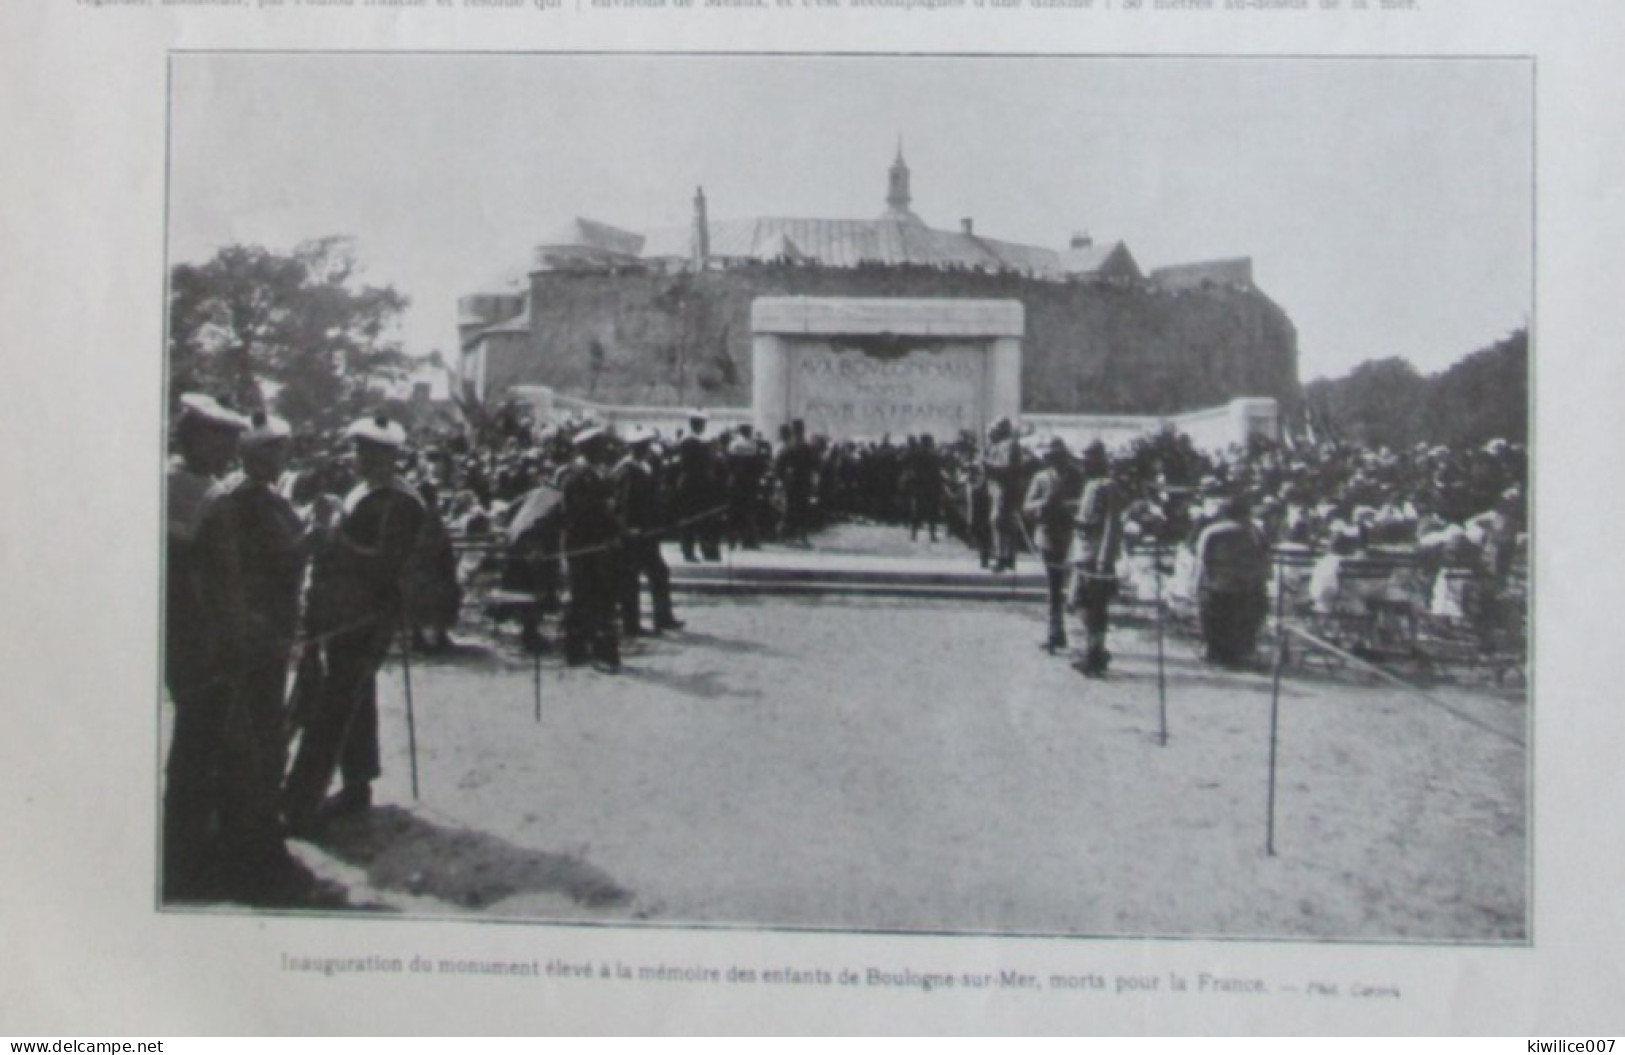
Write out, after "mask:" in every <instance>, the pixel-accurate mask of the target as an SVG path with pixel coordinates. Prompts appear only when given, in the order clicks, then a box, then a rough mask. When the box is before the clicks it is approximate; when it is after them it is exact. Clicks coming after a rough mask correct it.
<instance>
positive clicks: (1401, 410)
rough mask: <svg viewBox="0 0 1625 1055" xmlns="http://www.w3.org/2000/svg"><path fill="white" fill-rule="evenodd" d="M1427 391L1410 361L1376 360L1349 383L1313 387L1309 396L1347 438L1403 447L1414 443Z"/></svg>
mask: <svg viewBox="0 0 1625 1055" xmlns="http://www.w3.org/2000/svg"><path fill="white" fill-rule="evenodd" d="M1426 388H1427V382H1426V380H1425V379H1424V378H1423V377H1422V375H1421V374H1419V373H1417V371H1416V367H1414V366H1412V365H1411V364H1410V363H1409V362H1408V361H1406V360H1404V359H1399V358H1391V359H1371V360H1367V361H1366V362H1363V363H1361V364H1360V365H1359V366H1356V367H1355V368H1354V369H1353V370H1352V371H1350V372H1349V374H1348V376H1346V377H1340V378H1338V379H1337V380H1335V381H1313V382H1311V383H1310V384H1309V385H1308V386H1307V387H1306V388H1305V391H1304V396H1305V398H1306V400H1308V402H1309V403H1310V405H1311V406H1316V407H1320V408H1322V409H1323V411H1324V413H1325V415H1326V417H1327V418H1328V419H1329V421H1330V422H1331V423H1332V424H1333V425H1334V426H1335V428H1336V430H1337V431H1338V432H1339V433H1340V434H1341V435H1342V438H1344V439H1347V440H1351V441H1353V442H1356V443H1361V444H1366V445H1369V446H1377V445H1381V444H1386V445H1388V446H1390V447H1398V446H1405V445H1408V444H1410V443H1412V442H1414V439H1415V436H1416V434H1417V430H1418V426H1419V425H1420V424H1421V419H1422V416H1423V406H1424V394H1425V390H1426Z"/></svg>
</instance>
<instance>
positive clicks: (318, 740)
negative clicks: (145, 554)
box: [283, 414, 426, 832]
mask: <svg viewBox="0 0 1625 1055" xmlns="http://www.w3.org/2000/svg"><path fill="white" fill-rule="evenodd" d="M345 435H346V436H347V437H348V438H349V439H350V440H351V442H352V443H354V445H355V460H356V471H357V473H358V474H359V475H360V477H361V482H360V483H359V484H357V485H356V487H355V489H354V490H352V491H351V492H350V493H349V495H348V496H346V497H345V499H344V506H343V517H342V519H341V520H340V521H339V523H338V525H337V527H336V528H335V529H334V531H333V532H332V534H331V537H330V538H329V539H328V540H327V544H326V545H325V547H323V548H322V550H321V552H319V553H318V554H317V556H316V560H315V566H314V567H313V568H312V569H311V584H310V603H309V607H308V609H307V612H306V621H307V626H308V629H309V631H310V633H311V635H312V637H313V638H314V639H315V641H316V642H318V644H317V646H316V647H317V648H319V650H320V655H319V666H320V672H321V673H320V686H319V688H318V689H317V690H315V691H314V692H313V693H312V694H311V696H310V698H312V699H313V700H314V705H313V707H312V713H310V714H308V715H305V716H304V733H303V735H302V736H301V737H300V741H299V750H298V753H297V754H296V756H295V757H294V761H293V767H292V769H291V770H290V771H289V773H288V779H287V784H286V786H285V788H284V791H283V811H284V814H285V815H286V816H287V819H288V824H289V826H290V828H292V829H293V830H295V831H305V832H309V831H313V830H314V829H315V828H316V827H317V826H318V825H319V824H320V823H321V821H322V820H323V819H325V818H327V817H332V816H338V815H341V814H347V813H358V812H362V811H365V810H367V809H369V808H371V806H372V782H373V781H374V780H376V779H377V778H378V775H379V773H380V772H381V768H380V763H379V757H378V756H379V752H378V697H377V683H376V679H377V674H378V668H379V667H381V666H382V665H383V662H384V658H385V656H386V655H387V654H388V652H389V644H390V641H391V640H393V639H394V637H395V635H396V633H397V631H399V630H400V629H401V626H402V622H403V620H404V613H403V606H402V594H403V589H402V579H403V577H404V575H405V573H406V566H407V561H408V560H409V559H410V558H411V556H412V554H413V552H414V551H415V550H416V549H417V546H418V537H419V535H420V534H421V533H422V531H423V525H424V522H425V518H426V513H425V511H424V508H423V502H422V500H421V499H420V498H419V497H418V493H417V491H416V490H414V489H413V488H412V487H411V485H409V484H408V483H407V482H406V481H405V480H403V479H401V477H400V476H399V475H398V474H397V473H396V471H395V463H396V459H397V458H398V457H399V455H400V451H401V448H402V447H403V446H405V443H406V432H405V430H403V429H402V428H401V427H400V425H398V424H396V423H394V422H392V421H390V420H389V419H388V418H386V417H384V416H383V415H382V414H380V415H378V416H377V417H375V418H364V419H362V420H360V421H357V422H356V423H355V424H353V425H351V426H350V428H349V429H348V431H347V432H346V433H345ZM335 770H338V771H339V772H340V774H341V776H342V781H343V786H342V787H341V789H340V790H339V792H338V793H337V794H336V795H334V796H333V797H332V798H331V799H327V800H325V801H324V799H323V796H324V795H325V794H326V793H327V786H328V784H329V783H331V782H332V779H333V773H334V771H335Z"/></svg>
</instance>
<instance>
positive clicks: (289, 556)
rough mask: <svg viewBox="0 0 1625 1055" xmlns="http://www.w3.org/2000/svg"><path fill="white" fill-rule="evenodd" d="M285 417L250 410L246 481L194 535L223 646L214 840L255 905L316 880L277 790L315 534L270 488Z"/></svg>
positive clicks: (236, 891)
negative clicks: (224, 696) (287, 831)
mask: <svg viewBox="0 0 1625 1055" xmlns="http://www.w3.org/2000/svg"><path fill="white" fill-rule="evenodd" d="M289 436H290V432H289V429H288V425H287V423H286V422H284V421H281V420H280V419H277V418H271V417H267V416H266V415H265V414H263V413H260V414H255V415H254V417H253V420H252V424H251V425H250V427H249V428H248V430H247V431H245V432H244V433H243V434H242V437H241V439H240V440H239V441H238V447H239V450H240V451H241V455H242V462H243V475H242V476H241V477H238V478H237V479H235V480H233V481H231V482H229V483H226V484H222V485H221V487H220V488H219V489H218V490H217V492H216V496H215V497H214V498H213V499H212V500H211V501H210V503H209V505H208V508H207V509H206V510H205V512H204V515H203V521H202V524H201V525H200V527H199V529H198V540H197V546H198V556H199V560H200V562H201V564H202V565H203V567H204V568H205V584H204V593H205V604H206V609H207V612H208V616H209V618H210V620H211V622H212V624H213V625H214V626H215V627H216V629H217V631H218V633H219V636H220V640H221V642H222V661H223V667H224V669H225V671H226V672H227V675H228V680H227V684H228V686H229V691H230V701H229V705H228V708H227V715H226V721H225V727H224V737H223V751H222V785H223V786H222V789H221V807H220V808H221V815H220V835H221V852H222V858H223V862H224V865H225V874H224V878H225V879H226V881H227V883H228V886H227V888H226V889H227V890H228V891H229V892H230V893H231V894H233V895H234V896H238V897H242V898H244V899H245V900H247V901H248V902H249V903H250V904H256V905H287V904H304V903H308V902H309V901H310V900H311V899H312V897H313V896H314V895H315V894H317V892H318V890H319V885H318V883H317V880H316V879H315V877H314V876H313V875H311V873H310V872H309V871H308V870H307V869H305V867H304V866H303V865H301V864H300V863H299V862H298V861H296V860H295V859H294V858H293V857H292V855H290V854H289V853H288V849H287V846H286V844H285V843H284V842H283V838H282V822H281V817H280V815H279V813H278V801H277V796H278V792H279V791H280V789H281V786H282V771H283V767H284V766H285V765H286V763H287V744H288V736H287V713H286V710H285V708H284V699H285V696H286V692H287V682H288V657H289V655H290V653H291V652H292V649H293V642H294V636H295V634H296V633H297V632H298V628H299V589H300V586H301V585H302V583H303V580H304V566H305V558H306V556H307V554H308V552H309V550H310V548H311V543H312V539H313V538H314V537H315V533H316V532H317V531H320V530H325V529H326V528H328V527H330V526H331V523H332V521H333V520H334V519H335V517H336V514H337V508H336V505H337V503H336V500H333V499H331V498H328V500H327V501H319V502H318V503H317V504H316V507H315V508H316V516H317V518H318V525H319V526H318V527H315V528H307V527H306V525H305V524H304V523H303V522H302V521H301V520H300V518H299V514H298V513H296V512H295V511H294V508H293V505H292V504H291V503H290V502H289V501H288V500H287V499H286V498H284V497H283V496H282V495H281V494H280V493H279V492H278V491H277V490H276V484H277V481H278V480H279V478H280V477H281V475H282V470H283V468H284V467H285V466H286V464H287V456H288V447H289Z"/></svg>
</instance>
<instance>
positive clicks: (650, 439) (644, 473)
mask: <svg viewBox="0 0 1625 1055" xmlns="http://www.w3.org/2000/svg"><path fill="white" fill-rule="evenodd" d="M654 438H655V437H654V433H652V432H650V431H648V430H647V429H645V428H642V427H641V426H639V427H636V428H634V429H633V430H632V432H631V434H630V435H629V436H628V437H627V447H628V449H627V454H626V457H624V458H622V459H621V461H620V464H618V465H617V466H615V471H614V472H613V473H612V474H611V476H610V478H611V482H612V483H613V485H614V488H615V505H616V512H617V513H618V514H619V516H620V518H621V529H622V543H621V561H620V575H621V585H620V596H619V601H620V610H621V631H622V633H623V634H625V635H626V636H627V637H636V636H638V635H639V634H641V633H643V626H642V616H641V615H640V614H639V607H640V606H639V596H638V595H639V592H640V580H641V579H643V578H647V579H648V580H649V600H650V602H651V603H652V604H653V605H654V632H655V633H657V634H658V633H661V632H662V631H665V630H681V629H682V627H683V623H682V620H680V619H678V618H677V617H676V616H675V615H674V614H673V613H672V604H671V570H670V569H669V568H667V567H666V558H665V557H663V556H661V553H660V535H661V532H662V531H663V530H664V528H665V518H664V516H663V515H662V513H661V508H660V481H659V479H658V478H657V477H656V472H657V462H656V461H655V458H654V454H653V451H654ZM752 446H754V444H753V445H752Z"/></svg>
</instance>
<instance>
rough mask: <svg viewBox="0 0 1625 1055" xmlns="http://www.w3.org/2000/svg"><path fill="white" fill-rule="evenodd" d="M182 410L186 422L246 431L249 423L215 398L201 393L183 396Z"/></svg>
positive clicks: (190, 393)
mask: <svg viewBox="0 0 1625 1055" xmlns="http://www.w3.org/2000/svg"><path fill="white" fill-rule="evenodd" d="M181 410H182V413H183V414H184V415H185V419H186V420H191V421H197V422H199V423H201V424H204V425H215V426H218V427H220V428H224V429H245V428H247V427H248V422H247V420H246V419H244V418H243V416H242V415H241V414H239V413H237V412H236V411H235V410H230V409H227V408H226V407H223V406H221V405H220V403H219V401H218V400H216V399H215V398H214V397H213V396H206V395H204V394H203V393H201V392H188V393H186V394H185V395H183V396H181Z"/></svg>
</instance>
